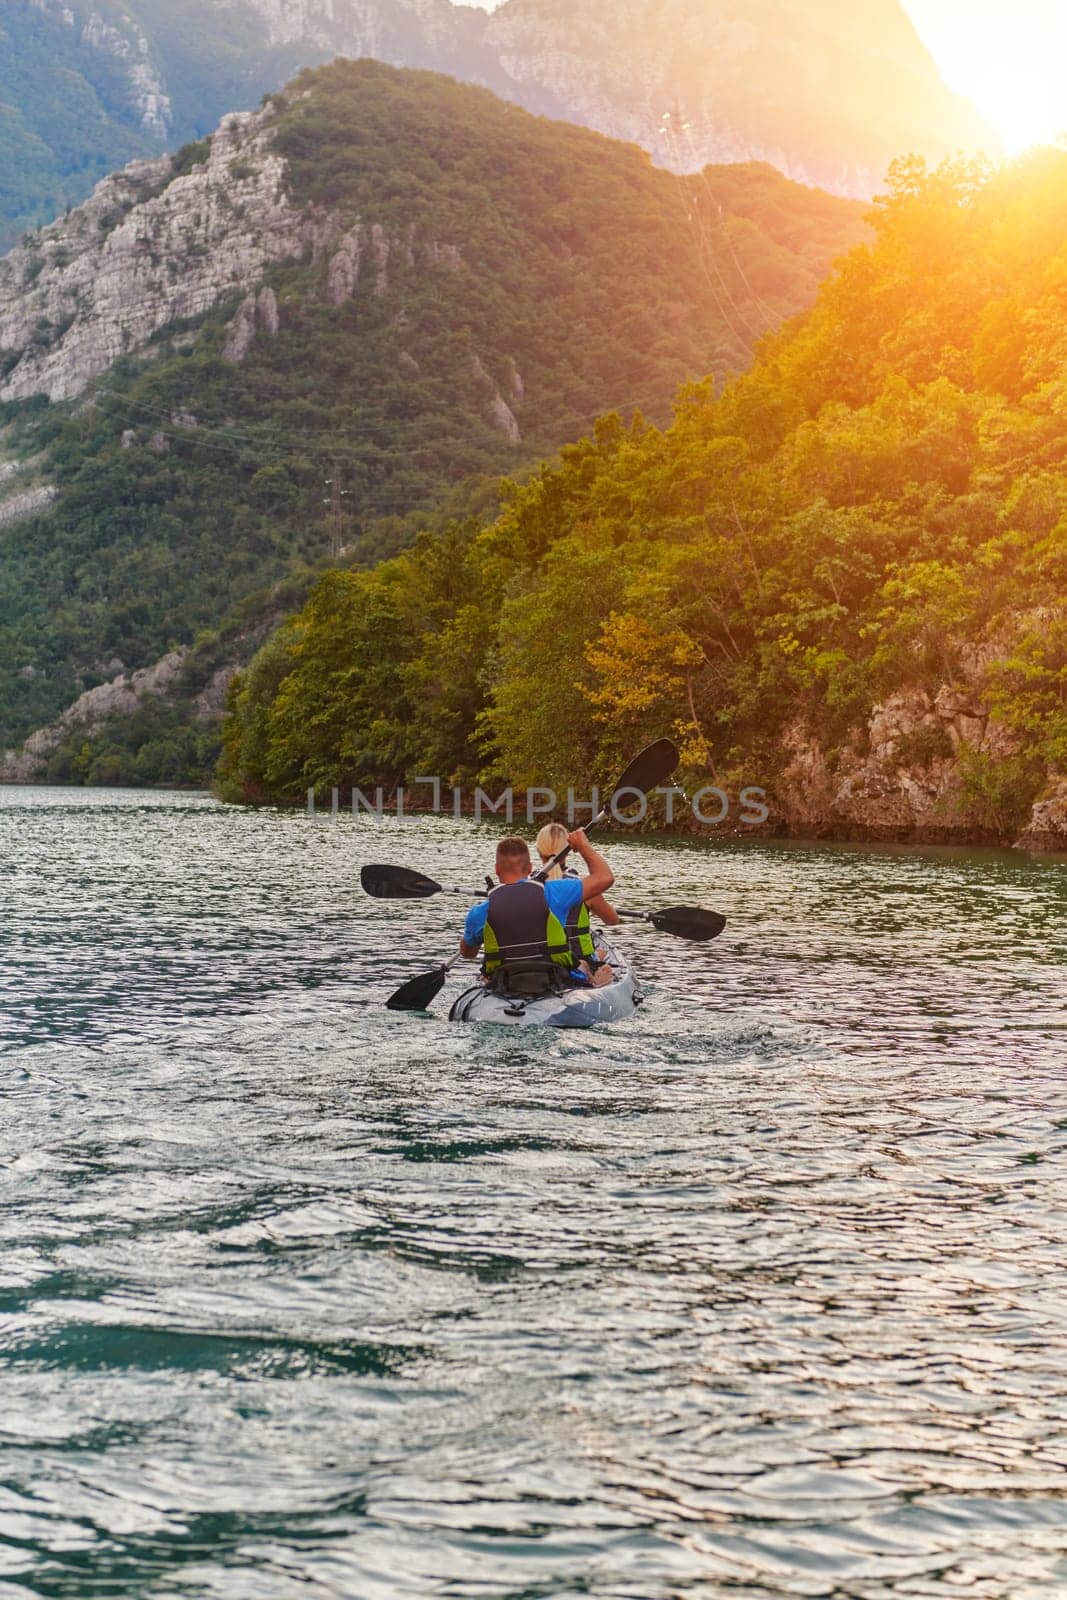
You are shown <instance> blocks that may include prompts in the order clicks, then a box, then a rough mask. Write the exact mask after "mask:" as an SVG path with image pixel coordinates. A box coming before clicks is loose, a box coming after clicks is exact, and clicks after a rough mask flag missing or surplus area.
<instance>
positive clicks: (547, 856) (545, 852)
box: [535, 822, 619, 928]
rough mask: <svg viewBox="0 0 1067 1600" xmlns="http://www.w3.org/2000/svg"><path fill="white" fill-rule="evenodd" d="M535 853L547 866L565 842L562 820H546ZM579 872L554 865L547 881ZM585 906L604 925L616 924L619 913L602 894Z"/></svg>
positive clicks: (538, 837) (573, 876) (613, 925)
mask: <svg viewBox="0 0 1067 1600" xmlns="http://www.w3.org/2000/svg"><path fill="white" fill-rule="evenodd" d="M535 842H536V845H537V854H538V855H539V856H540V857H541V865H542V867H547V866H548V863H549V862H550V861H551V860H552V857H553V856H558V855H559V853H560V851H561V850H562V849H563V848H564V847H565V845H566V843H567V830H566V828H565V827H564V826H563V824H562V822H546V823H545V825H544V827H543V828H542V829H541V832H540V833H539V834H538V835H537V839H536V841H535ZM580 876H581V874H580V873H578V872H575V871H574V869H573V868H572V867H561V866H555V867H553V868H552V870H551V872H550V873H549V874H548V877H549V881H550V882H551V880H552V879H553V878H578V877H580ZM585 903H586V906H587V907H588V909H589V911H590V912H591V914H592V915H593V916H594V917H599V918H600V920H601V922H602V923H604V925H605V927H608V928H614V927H616V926H617V925H618V921H619V913H618V912H617V911H616V910H615V908H614V906H609V905H608V902H607V901H606V900H605V898H604V896H603V895H602V894H598V895H597V896H596V897H595V899H593V900H587V901H586V902H585Z"/></svg>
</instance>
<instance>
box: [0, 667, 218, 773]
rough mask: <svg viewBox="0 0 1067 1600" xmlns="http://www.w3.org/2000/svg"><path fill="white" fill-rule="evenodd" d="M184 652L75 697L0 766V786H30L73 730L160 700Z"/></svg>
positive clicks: (91, 726) (91, 727)
mask: <svg viewBox="0 0 1067 1600" xmlns="http://www.w3.org/2000/svg"><path fill="white" fill-rule="evenodd" d="M187 654H188V652H187V651H185V650H172V651H171V652H170V654H169V655H166V656H164V657H163V659H162V660H161V661H157V662H156V663H155V664H154V665H153V666H151V667H144V668H142V670H141V671H140V672H133V673H130V674H129V675H127V674H126V673H121V674H120V675H119V676H118V677H116V678H112V680H111V682H110V683H101V684H98V685H97V687H96V688H95V689H87V690H86V691H85V693H84V694H83V695H79V697H78V699H77V700H75V701H74V703H73V705H71V706H68V707H67V709H66V711H65V712H64V713H63V715H62V716H61V717H60V718H59V720H58V721H57V722H53V723H51V724H50V726H49V727H47V728H41V729H40V730H39V731H38V732H37V733H33V734H31V735H30V737H29V738H28V739H27V740H26V743H25V744H24V745H23V746H22V749H21V750H20V751H19V753H18V754H17V755H16V756H14V757H12V758H11V759H10V760H9V761H8V762H7V763H6V765H4V766H0V783H32V782H33V781H34V780H35V779H36V778H38V777H39V776H40V775H41V774H42V773H43V771H44V769H45V767H46V766H47V764H48V758H49V757H50V756H51V755H52V754H53V752H54V751H55V750H56V749H58V747H59V745H60V744H61V743H62V742H63V740H64V739H65V738H66V737H68V735H69V734H71V733H72V732H73V731H74V730H75V729H77V728H84V729H85V731H86V733H91V732H92V731H93V730H94V729H95V728H97V727H99V725H100V724H101V723H102V722H105V721H106V720H107V718H108V717H116V716H129V715H131V714H132V713H133V712H134V711H136V710H137V707H138V705H139V704H140V701H141V697H142V696H144V695H148V696H150V697H151V698H153V699H157V700H158V699H163V698H165V697H166V695H167V694H168V692H169V691H170V690H171V688H172V687H173V685H174V683H175V681H176V680H177V678H178V675H179V674H180V672H181V669H182V665H183V663H184V661H185V657H186V655H187Z"/></svg>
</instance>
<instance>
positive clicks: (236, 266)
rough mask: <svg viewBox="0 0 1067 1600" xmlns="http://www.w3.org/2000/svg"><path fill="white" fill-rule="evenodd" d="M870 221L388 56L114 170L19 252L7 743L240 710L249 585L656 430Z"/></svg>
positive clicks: (329, 74) (10, 411) (761, 170)
mask: <svg viewBox="0 0 1067 1600" xmlns="http://www.w3.org/2000/svg"><path fill="white" fill-rule="evenodd" d="M864 232H865V225H864V223H863V221H862V207H861V206H859V205H858V204H856V203H854V202H849V201H844V200H841V199H838V198H836V197H833V196H830V195H826V194H823V193H820V192H819V191H816V190H812V189H806V188H803V187H801V186H800V185H797V184H795V183H792V182H790V181H789V180H787V179H785V178H783V177H782V176H781V175H780V174H778V173H776V172H775V171H773V170H772V169H771V168H769V167H765V166H759V165H746V166H735V167H720V168H711V169H709V170H708V171H706V172H705V173H703V174H702V175H700V176H699V177H688V178H684V177H678V176H675V175H673V174H671V173H668V172H666V171H662V170H660V169H658V168H656V167H654V166H653V165H652V163H651V162H650V161H649V159H648V157H647V156H646V155H644V154H643V153H642V152H641V151H639V150H638V149H637V148H636V147H634V146H632V145H623V144H618V143H613V142H612V141H609V140H607V139H605V138H602V137H601V136H600V135H598V134H594V133H592V132H589V131H587V130H584V129H580V128H573V127H569V126H567V125H565V124H559V123H554V122H549V121H545V120H543V119H539V118H535V117H532V116H530V115H528V114H527V113H526V112H523V111H521V110H519V109H517V108H515V107H514V106H512V105H509V104H507V103H505V102H502V101H500V100H498V99H496V98H494V97H493V96H492V95H491V94H490V93H488V92H487V91H485V90H482V89H476V88H472V87H468V86H464V85H460V84H458V83H456V82H455V81H454V80H452V79H448V78H443V77H440V76H436V75H433V74H428V73H423V72H414V71H400V70H397V69H394V68H391V67H388V66H384V65H382V64H380V63H377V62H373V61H364V62H359V63H353V62H339V63H337V64H335V65H333V66H330V67H325V68H320V69H318V70H317V71H315V72H308V73H306V74H305V75H304V76H302V77H300V78H298V79H297V80H296V82H295V83H294V84H293V85H292V86H291V88H290V89H289V90H288V91H287V92H286V93H285V94H283V95H280V96H277V97H275V98H274V99H273V100H272V101H271V102H270V103H269V104H268V105H267V106H266V107H265V108H264V109H263V110H261V111H259V112H256V113H243V114H240V115H235V116H232V117H228V118H227V119H225V121H224V123H223V125H222V127H221V128H220V130H219V131H218V132H217V133H216V134H215V135H214V136H213V137H212V138H211V139H208V140H204V141H200V142H197V143H194V144H192V145H189V146H186V147H183V149H182V150H180V151H179V152H178V154H177V156H175V157H169V156H164V157H160V158H156V159H155V160H152V161H142V162H139V163H136V164H134V165H132V166H131V167H129V168H127V169H125V170H124V171H122V172H120V173H118V174H116V175H115V176H114V177H112V178H110V179H107V180H105V181H104V182H102V183H101V184H100V185H99V186H98V187H97V189H96V190H95V192H94V194H93V196H92V198H91V199H90V200H89V201H88V202H87V203H86V204H85V205H83V206H81V207H79V208H78V209H76V210H75V211H73V212H71V214H70V215H69V216H68V217H66V218H64V219H62V220H61V221H58V222H55V223H53V224H52V225H50V226H49V227H47V228H45V229H42V230H41V231H40V232H39V233H38V234H37V235H36V236H34V237H31V238H29V239H27V240H26V241H25V243H24V244H22V245H21V246H19V247H18V248H16V249H15V250H13V251H12V252H11V253H10V254H9V255H8V256H7V257H5V258H4V259H3V260H0V618H2V622H0V748H2V747H3V746H12V745H15V744H16V743H18V742H20V741H22V740H23V739H24V738H25V737H26V736H27V735H28V734H30V733H32V732H33V731H34V730H38V729H40V728H42V726H43V725H45V724H47V723H49V722H50V721H51V720H52V719H53V718H55V717H56V716H57V715H58V714H60V713H61V712H63V710H64V708H66V707H68V706H69V705H70V704H71V703H73V702H75V701H76V700H78V698H79V697H80V696H82V695H84V694H94V693H95V691H97V690H100V689H103V688H105V687H106V686H107V685H109V684H110V685H111V687H112V689H113V690H114V694H113V695H112V696H110V698H109V696H108V695H103V696H101V695H97V696H96V698H95V699H93V700H91V701H89V702H85V703H83V705H82V710H81V711H79V712H78V713H77V714H76V715H75V716H74V718H73V722H72V723H68V724H67V725H66V733H65V734H64V735H63V737H64V738H65V737H66V734H69V733H70V732H71V728H72V727H73V726H74V725H78V726H79V727H80V726H82V725H84V724H86V722H87V721H93V722H95V721H98V720H99V718H100V716H101V715H104V714H105V711H104V709H103V708H106V707H107V706H113V707H119V706H123V705H127V703H128V701H129V699H130V697H131V696H132V697H133V698H134V699H135V700H136V698H137V697H138V696H139V695H140V694H142V693H149V692H151V691H152V686H153V685H154V686H156V687H158V686H159V684H160V683H161V682H163V680H164V679H165V680H166V682H167V683H168V684H169V683H171V681H172V680H173V681H174V682H175V683H176V682H177V680H178V678H180V679H181V683H180V684H179V688H180V691H181V695H182V696H183V697H184V698H185V699H186V700H187V701H190V702H191V701H196V702H197V703H198V705H200V707H201V709H204V707H205V706H207V708H208V709H209V710H211V709H214V710H217V709H218V696H219V692H220V690H219V684H218V683H216V685H215V689H214V690H213V691H212V692H211V693H209V694H208V699H207V701H206V702H201V699H200V697H201V696H202V694H203V693H204V692H205V691H207V689H208V684H207V679H206V678H205V677H203V673H208V674H209V675H214V674H216V673H218V672H221V671H222V670H223V669H224V668H225V666H226V661H227V658H226V654H225V648H228V645H227V643H226V642H227V641H234V640H239V641H240V642H241V648H245V647H249V648H250V647H252V646H254V643H255V631H256V628H257V627H258V626H259V625H260V622H259V620H258V619H260V618H261V617H262V615H263V614H264V612H269V611H270V610H271V608H272V607H276V606H277V605H278V604H280V603H281V602H280V600H279V599H278V597H277V596H275V597H274V598H270V597H269V596H268V598H266V599H264V600H263V601H262V603H260V602H258V601H257V602H255V603H253V602H252V601H251V600H250V597H251V596H254V595H256V594H257V593H259V594H262V593H263V592H264V591H269V590H270V589H271V588H272V586H274V585H276V584H278V583H280V582H287V583H289V584H290V585H293V584H295V585H296V586H297V587H298V588H299V585H300V583H301V582H306V574H307V573H308V572H309V570H311V569H313V568H315V567H316V565H318V566H319V567H321V566H322V565H323V564H326V563H328V562H330V561H331V560H332V561H337V560H338V559H342V547H347V553H346V554H345V555H344V556H343V559H344V560H346V561H348V562H352V561H356V560H363V561H366V560H369V559H371V558H372V557H373V555H374V554H376V553H379V552H381V551H382V550H388V549H395V548H396V547H397V546H398V545H399V544H401V543H404V542H408V541H410V540H411V539H413V538H414V537H415V534H416V533H417V531H418V529H419V527H420V526H423V525H425V524H426V523H427V522H429V521H430V520H432V517H433V516H434V515H435V514H436V512H435V508H437V507H438V506H439V503H440V502H441V501H442V499H443V498H447V497H448V496H449V495H450V494H451V496H452V499H451V501H450V502H449V503H450V506H451V509H452V511H453V512H456V513H460V512H464V511H469V510H482V509H484V508H486V507H487V506H489V505H491V504H495V503H497V502H498V491H497V489H496V484H497V481H498V480H499V478H500V477H501V475H502V474H503V475H513V474H516V473H517V474H520V475H521V474H523V473H528V472H529V470H531V468H532V467H533V466H534V465H535V464H536V463H537V462H538V461H540V460H541V459H543V458H544V457H545V456H548V455H551V454H552V453H553V452H554V451H555V449H556V448H557V447H558V446H559V445H560V444H561V443H562V442H564V441H565V440H567V439H568V438H572V437H575V436H577V435H579V434H580V433H582V432H583V430H584V429H586V428H587V427H588V426H589V425H590V424H591V422H592V421H593V419H594V418H595V417H596V416H597V415H598V414H599V413H601V412H604V411H607V410H611V409H614V408H618V409H620V410H624V411H626V412H627V413H629V412H631V411H633V410H634V408H641V409H642V410H643V411H644V412H645V413H646V414H647V415H649V416H650V417H652V418H656V419H665V418H666V417H667V416H668V415H669V411H670V403H671V398H672V396H673V395H674V393H675V392H676V390H677V388H678V386H679V385H680V384H682V383H684V382H685V381H686V380H687V379H692V378H696V377H701V376H703V375H705V374H707V373H708V372H712V373H714V374H717V375H718V377H719V378H720V379H721V378H725V376H726V375H727V374H728V373H729V372H730V371H735V370H738V369H739V368H741V367H743V366H745V365H747V363H748V361H749V359H750V356H751V352H752V349H753V347H754V345H755V343H756V341H757V339H758V338H759V337H760V336H761V335H762V334H764V333H765V332H766V331H767V330H769V329H772V328H774V327H776V326H777V325H778V324H779V323H780V322H781V321H782V320H783V319H784V318H786V317H788V316H790V315H791V314H793V313H794V312H796V311H797V310H799V309H800V308H802V307H803V306H805V305H807V304H810V302H811V300H812V299H813V298H814V296H815V293H816V290H817V286H818V283H819V282H820V280H821V279H822V277H823V276H824V275H825V273H826V271H827V270H828V268H829V265H830V263H831V261H832V260H833V259H834V258H835V257H836V256H837V255H839V254H840V253H841V252H842V251H843V250H844V249H846V248H848V247H849V246H850V245H851V244H853V243H854V242H855V241H856V240H857V238H859V237H862V236H863V234H864ZM412 518H415V519H416V520H415V521H414V522H413V521H412V520H411V519H412ZM405 519H407V520H405ZM298 598H299V596H298ZM289 604H290V605H291V604H292V595H291V593H290V600H289ZM257 605H259V610H258V611H257V610H256V606H257ZM242 607H244V609H242ZM249 607H251V609H249ZM235 608H236V609H235ZM220 627H221V628H222V629H223V634H224V636H225V637H224V638H223V639H222V640H221V642H220V639H219V638H214V639H209V640H207V641H205V638H204V637H203V636H204V631H205V630H215V631H216V632H217V630H218V629H219V628H220ZM224 647H225V648H224ZM190 651H191V652H192V655H191V657H190V659H189V660H186V654H187V653H188V652H190ZM174 652H179V654H180V665H181V672H180V673H176V672H175V671H173V670H171V669H170V668H168V669H167V671H166V672H164V674H163V679H159V678H156V677H154V678H152V679H151V682H149V680H146V679H144V678H138V679H136V681H135V679H134V676H133V675H134V674H135V673H142V672H144V671H146V670H148V669H154V667H155V665H156V664H157V663H160V662H161V661H162V660H163V658H164V657H172V656H173V654H174ZM173 667H174V661H173V660H172V662H171V668H173ZM194 667H195V670H196V671H197V672H201V669H202V676H201V678H200V679H199V680H198V679H196V678H195V673H194V675H193V676H192V677H190V673H191V672H193V669H194ZM82 712H84V715H83V714H82ZM107 714H110V713H107ZM50 741H51V742H50ZM60 742H62V739H60V738H59V737H58V736H57V737H56V738H53V737H52V735H49V736H48V737H47V738H45V740H44V743H43V744H41V743H38V744H37V745H35V746H33V747H32V750H31V752H30V754H31V757H32V760H31V762H30V765H29V766H28V767H26V766H23V767H20V768H17V769H16V770H15V772H14V775H16V776H17V775H19V774H22V775H30V773H32V772H35V771H38V770H41V762H40V760H39V759H38V758H39V757H40V758H42V759H44V758H45V757H47V758H48V759H51V755H50V753H51V752H54V751H55V749H56V748H57V745H58V743H60ZM79 749H80V743H79ZM46 764H47V763H46ZM90 766H91V762H90ZM54 770H55V771H56V772H58V771H59V769H58V768H57V769H54ZM64 770H66V769H64ZM88 770H89V769H88V767H87V768H85V771H86V772H87V771H88ZM100 770H102V769H100ZM109 770H110V769H109ZM9 775H11V774H10V773H9ZM135 775H137V776H139V777H146V776H149V775H154V776H157V777H162V776H166V775H170V776H173V775H174V774H173V772H169V773H168V771H167V770H165V769H162V768H157V769H152V772H151V773H149V769H148V767H147V766H146V765H145V764H144V763H142V766H141V767H140V768H138V769H137V773H136V774H135Z"/></svg>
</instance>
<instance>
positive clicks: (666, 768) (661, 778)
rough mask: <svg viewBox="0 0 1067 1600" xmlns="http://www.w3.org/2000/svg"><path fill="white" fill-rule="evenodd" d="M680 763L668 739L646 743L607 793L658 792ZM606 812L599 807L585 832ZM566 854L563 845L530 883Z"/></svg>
mask: <svg viewBox="0 0 1067 1600" xmlns="http://www.w3.org/2000/svg"><path fill="white" fill-rule="evenodd" d="M680 760H681V757H680V756H679V754H678V751H677V750H676V749H675V747H674V745H673V744H672V743H671V741H670V740H669V739H657V740H656V742H655V744H650V745H649V746H648V748H647V749H646V750H642V751H641V754H640V755H639V756H634V758H633V760H632V761H631V762H630V765H629V766H628V767H627V768H626V771H625V772H624V773H623V775H622V777H621V778H620V779H619V781H618V783H617V784H616V785H615V787H614V788H613V789H612V791H611V793H612V795H613V796H614V795H617V794H623V793H624V792H625V791H627V790H630V791H631V792H632V793H634V794H639V795H646V794H647V793H648V791H649V790H650V789H658V788H659V786H660V784H661V783H666V781H667V779H668V778H669V777H670V776H671V774H672V772H674V770H675V768H676V767H677V765H678V763H679V761H680ZM610 809H611V806H610V803H609V804H608V805H606V806H602V807H601V809H600V811H599V812H598V814H597V815H596V816H595V817H594V818H593V820H592V822H591V823H590V824H589V826H588V827H587V828H586V830H585V831H586V833H588V832H589V831H590V829H592V828H596V827H599V825H600V824H601V823H602V822H603V821H604V818H605V817H606V816H607V815H608V812H609V811H610ZM570 853H571V847H570V845H569V844H565V845H564V846H563V849H562V850H560V851H559V852H558V853H557V854H556V855H554V856H553V857H552V860H551V861H546V862H545V864H544V866H543V867H542V868H541V870H540V872H535V873H534V874H533V881H534V883H545V882H546V881H547V879H548V875H549V873H550V872H551V871H552V868H553V867H558V866H562V864H563V862H564V861H566V859H567V857H568V856H569V855H570Z"/></svg>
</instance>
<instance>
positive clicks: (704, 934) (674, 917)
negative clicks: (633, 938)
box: [619, 906, 726, 944]
mask: <svg viewBox="0 0 1067 1600" xmlns="http://www.w3.org/2000/svg"><path fill="white" fill-rule="evenodd" d="M619 916H620V917H625V918H626V920H627V921H628V922H650V923H651V924H652V926H653V927H654V928H657V929H658V930H659V932H660V933H673V934H674V937H675V938H676V939H691V940H692V941H693V943H694V944H702V943H703V942H704V941H705V940H707V939H717V938H718V937H719V934H720V933H721V932H722V930H723V929H724V928H725V926H726V918H725V917H724V916H722V915H721V913H720V912H718V911H702V910H701V909H700V907H699V906H668V907H667V909H666V911H620V912H619Z"/></svg>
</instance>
